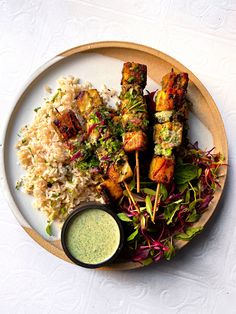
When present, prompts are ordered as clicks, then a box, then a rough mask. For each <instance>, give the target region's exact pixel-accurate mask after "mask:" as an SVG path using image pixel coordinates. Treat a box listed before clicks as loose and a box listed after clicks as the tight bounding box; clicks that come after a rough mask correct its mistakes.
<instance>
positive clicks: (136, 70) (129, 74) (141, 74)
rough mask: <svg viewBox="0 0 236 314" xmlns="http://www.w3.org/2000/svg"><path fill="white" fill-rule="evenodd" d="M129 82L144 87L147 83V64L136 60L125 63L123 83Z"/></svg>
mask: <svg viewBox="0 0 236 314" xmlns="http://www.w3.org/2000/svg"><path fill="white" fill-rule="evenodd" d="M127 84H136V85H140V86H141V87H142V88H144V87H145V86H146V84H147V66H146V65H144V64H139V63H135V62H126V63H124V65H123V69H122V80H121V85H127Z"/></svg>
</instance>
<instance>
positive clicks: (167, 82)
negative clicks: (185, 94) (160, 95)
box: [161, 70, 189, 91]
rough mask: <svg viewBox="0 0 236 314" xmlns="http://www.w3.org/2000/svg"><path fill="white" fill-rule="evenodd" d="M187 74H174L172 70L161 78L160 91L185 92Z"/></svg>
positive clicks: (187, 79)
mask: <svg viewBox="0 0 236 314" xmlns="http://www.w3.org/2000/svg"><path fill="white" fill-rule="evenodd" d="M188 81H189V78H188V73H185V72H181V73H178V74H176V73H175V72H174V71H173V70H172V71H171V72H170V73H168V74H166V75H165V76H163V78H162V82H161V84H162V90H164V91H168V90H169V89H173V90H175V91H177V90H183V91H186V90H187V87H188Z"/></svg>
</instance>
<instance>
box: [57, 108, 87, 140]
mask: <svg viewBox="0 0 236 314" xmlns="http://www.w3.org/2000/svg"><path fill="white" fill-rule="evenodd" d="M52 125H53V127H54V129H55V130H56V132H57V133H58V135H59V136H60V138H61V139H62V140H65V141H66V140H69V139H70V138H72V137H74V136H76V135H77V134H78V133H79V131H81V125H80V123H79V120H78V119H77V118H76V115H75V113H74V112H73V111H72V110H68V111H64V112H62V113H61V114H58V115H57V117H56V119H54V121H53V123H52Z"/></svg>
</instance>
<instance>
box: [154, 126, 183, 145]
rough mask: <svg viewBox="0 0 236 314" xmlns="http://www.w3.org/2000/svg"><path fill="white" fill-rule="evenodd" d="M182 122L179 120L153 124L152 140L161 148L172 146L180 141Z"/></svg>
mask: <svg viewBox="0 0 236 314" xmlns="http://www.w3.org/2000/svg"><path fill="white" fill-rule="evenodd" d="M182 134H183V124H182V123H180V122H175V121H174V122H166V123H163V124H159V123H158V124H155V126H154V133H153V140H154V143H155V144H160V145H161V147H162V148H173V147H177V146H180V145H181V143H182Z"/></svg>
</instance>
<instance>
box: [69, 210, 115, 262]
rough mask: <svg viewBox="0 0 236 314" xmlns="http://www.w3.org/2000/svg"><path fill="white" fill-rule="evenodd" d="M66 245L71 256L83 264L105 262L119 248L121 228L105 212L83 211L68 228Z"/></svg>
mask: <svg viewBox="0 0 236 314" xmlns="http://www.w3.org/2000/svg"><path fill="white" fill-rule="evenodd" d="M66 244H67V248H68V250H69V251H70V253H71V255H73V257H74V258H76V259H77V260H79V261H81V262H82V263H86V264H99V263H102V262H105V261H106V260H108V259H110V258H111V257H112V256H113V255H114V253H115V252H116V251H117V249H118V247H119V244H120V230H119V226H118V224H117V222H116V221H115V219H114V218H113V217H112V216H111V215H110V214H109V213H107V212H106V211H104V210H101V209H88V210H84V211H81V212H80V213H79V214H78V215H77V216H76V217H75V218H74V219H73V221H72V222H71V224H70V225H69V227H68V230H67V234H66Z"/></svg>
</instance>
